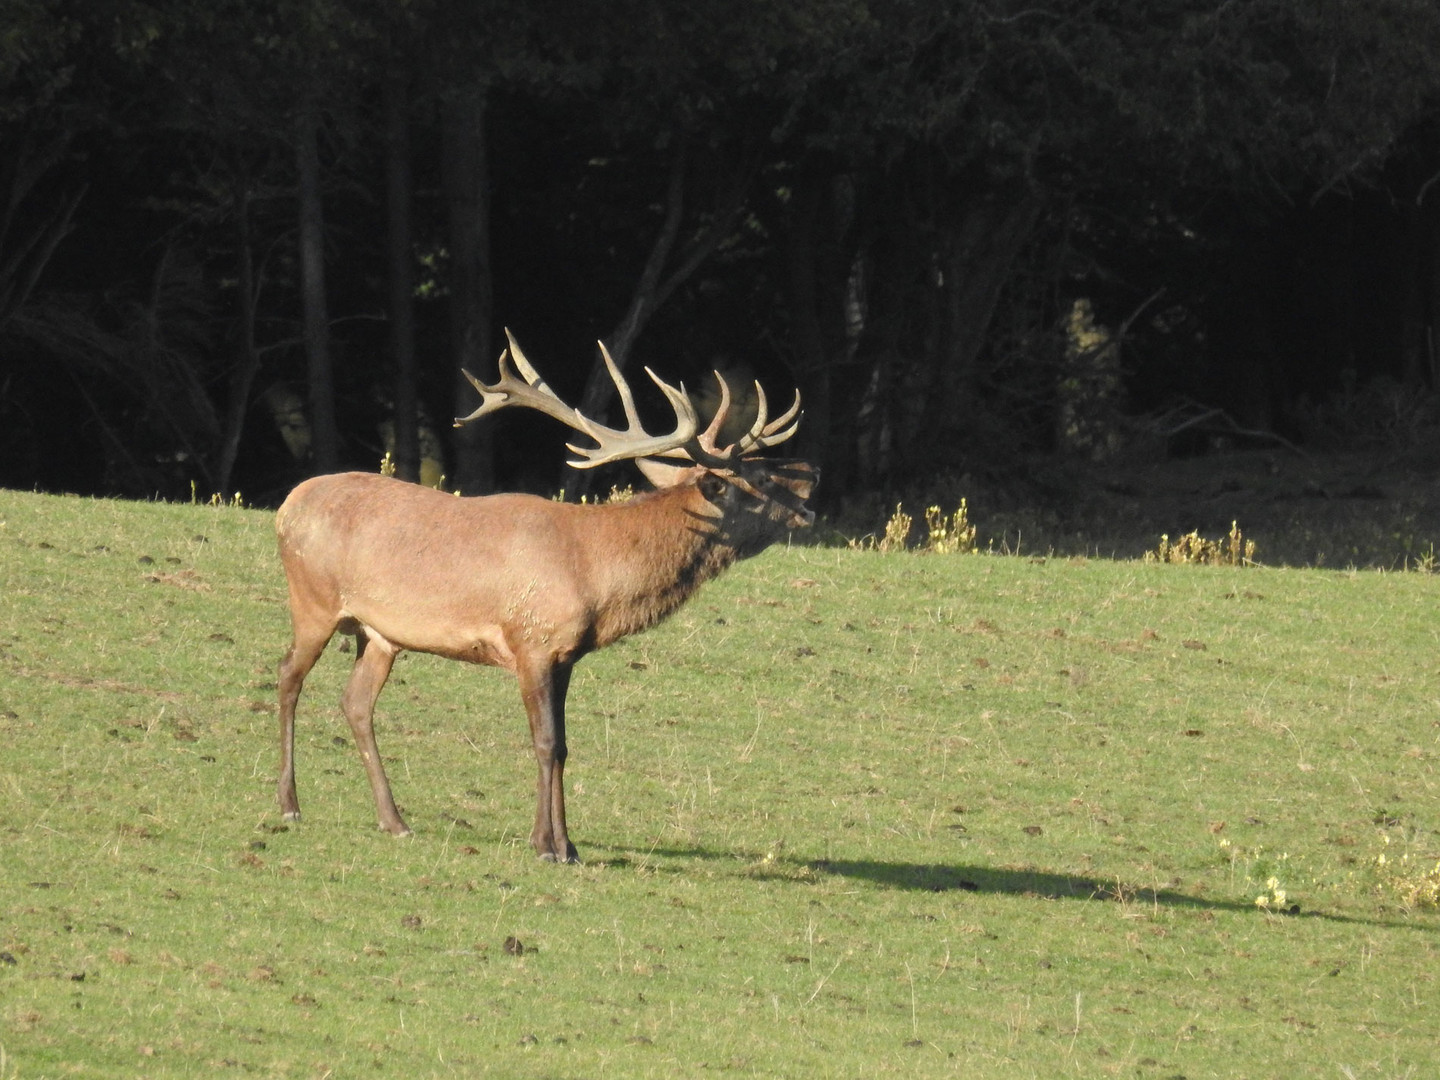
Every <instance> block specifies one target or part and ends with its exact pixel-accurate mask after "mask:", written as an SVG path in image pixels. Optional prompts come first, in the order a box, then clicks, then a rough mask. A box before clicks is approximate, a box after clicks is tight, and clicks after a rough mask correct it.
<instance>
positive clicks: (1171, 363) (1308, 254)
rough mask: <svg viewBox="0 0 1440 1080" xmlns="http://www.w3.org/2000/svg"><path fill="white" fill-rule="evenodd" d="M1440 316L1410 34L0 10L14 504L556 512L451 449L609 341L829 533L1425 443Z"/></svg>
mask: <svg viewBox="0 0 1440 1080" xmlns="http://www.w3.org/2000/svg"><path fill="white" fill-rule="evenodd" d="M1437 323H1440V6H1437V5H1436V4H1435V3H1434V0H1372V2H1367V3H1363V4H1361V3H1356V2H1354V0H1320V2H1315V0H1245V2H1235V0H1158V2H1157V0H1146V2H1139V0H1099V2H1090V3H1084V4H1079V3H1072V2H1069V0H1061V2H1059V3H1053V4H1043V3H1042V4H1034V3H1031V2H1029V0H1025V2H1021V0H988V2H985V3H980V2H974V0H952V2H941V0H894V2H890V3H884V4H870V3H865V2H863V0H791V2H788V3H784V4H778V3H773V2H771V0H686V2H668V3H667V2H663V0H612V2H608V3H604V4H574V3H561V2H558V0H524V2H511V0H477V2H474V3H464V4H461V3H444V2H441V0H411V2H403V0H258V2H257V0H243V2H242V0H204V2H200V0H149V2H140V0H4V7H3V14H0V484H3V485H4V486H9V487H20V488H38V489H40V490H46V491H72V492H80V493H94V494H110V495H123V496H132V497H142V498H153V497H160V498H166V499H189V498H192V497H195V496H196V495H197V494H198V496H199V497H200V498H208V497H210V496H211V495H213V494H219V495H221V496H223V497H229V495H230V494H231V493H232V492H235V491H241V492H243V493H244V498H245V500H246V502H247V503H255V504H259V505H273V504H275V503H277V502H278V501H279V500H280V499H281V498H283V496H284V493H285V492H286V491H287V490H288V488H289V487H290V486H291V485H292V484H293V483H295V482H296V481H297V480H299V479H300V478H302V477H304V476H307V475H311V474H314V473H320V472H327V471H333V470H336V469H340V468H350V467H354V468H362V469H367V470H377V469H378V468H379V467H380V461H381V459H382V457H384V456H385V455H386V454H387V453H389V454H390V455H391V459H392V460H393V462H394V464H395V467H396V470H397V473H398V475H400V476H402V477H405V478H409V479H420V480H423V481H424V482H428V483H437V482H440V478H441V477H442V476H443V477H444V480H443V483H444V485H445V486H446V487H447V489H452V490H458V491H463V492H467V493H474V492H484V491H488V490H495V489H497V488H500V489H523V490H531V491H536V492H541V493H553V492H555V491H557V490H558V489H559V488H560V487H561V486H562V484H569V485H571V487H572V494H574V490H573V489H575V488H578V485H575V484H574V483H573V479H572V478H571V477H567V476H566V475H565V471H564V468H563V454H564V450H563V445H562V444H563V442H564V436H563V433H562V432H561V431H560V430H559V429H558V427H556V428H555V429H553V430H552V429H551V428H550V427H548V426H545V425H548V424H549V423H550V422H549V421H546V420H543V419H539V418H536V417H534V416H533V415H523V414H522V415H519V416H514V417H512V416H510V415H505V416H502V417H499V418H497V419H496V420H494V421H486V422H485V423H484V424H477V425H473V426H472V428H473V430H472V428H464V429H459V430H456V429H454V428H452V426H451V422H450V421H451V418H452V417H455V416H458V415H464V414H466V413H469V412H470V411H472V410H473V408H474V407H475V404H476V402H475V400H474V392H473V390H471V389H470V387H469V386H468V384H466V383H465V382H464V381H463V379H461V378H460V376H459V370H460V368H461V367H465V368H468V369H470V370H471V371H474V372H475V373H476V374H478V375H480V376H481V377H482V378H490V377H492V376H493V374H494V370H495V367H494V365H495V360H496V357H497V356H498V355H499V352H500V349H501V346H502V344H503V342H504V329H505V328H507V327H508V328H509V329H510V330H511V331H512V332H513V333H514V334H515V336H516V338H517V339H518V340H519V341H520V342H521V343H523V345H524V346H525V349H526V351H527V353H528V354H529V356H530V357H531V359H532V360H533V361H534V362H535V363H536V365H537V366H538V367H539V368H540V369H541V371H542V372H543V373H544V374H545V376H546V378H547V379H548V380H549V381H550V383H551V385H552V386H554V387H555V389H556V390H557V392H559V393H560V394H561V396H563V397H565V398H566V399H567V400H569V401H573V402H576V403H577V404H580V407H581V408H582V410H583V411H585V412H587V413H588V414H589V415H592V416H596V417H600V416H602V415H604V414H605V413H606V410H607V409H608V408H610V407H611V405H612V404H613V403H612V402H610V401H609V400H608V383H607V382H606V381H605V380H604V378H603V369H600V368H598V367H597V364H598V358H597V350H596V348H595V343H596V341H597V340H603V341H604V342H605V343H606V344H607V346H608V347H609V349H610V351H611V353H612V354H613V355H614V356H615V358H616V361H617V362H618V363H619V364H620V365H621V366H622V367H623V368H624V369H626V370H627V371H639V370H640V368H641V366H642V365H648V366H651V367H653V368H655V369H656V370H657V371H658V372H659V373H660V374H662V375H663V376H664V377H665V378H667V379H670V380H672V381H678V380H682V379H683V380H685V382H686V384H687V386H689V387H690V388H692V390H695V389H697V388H706V389H708V386H709V385H710V383H709V382H708V372H709V371H710V369H711V368H717V369H719V370H722V371H724V372H726V373H727V374H728V375H731V376H736V377H738V379H737V378H732V380H731V381H732V383H735V384H745V383H747V382H748V381H749V380H750V379H752V378H759V379H760V380H762V381H763V383H764V384H765V386H766V388H767V389H769V390H771V392H772V398H773V400H776V401H782V402H784V401H788V400H789V397H790V394H791V392H792V391H793V390H794V389H799V390H800V392H801V394H802V395H803V398H804V401H805V407H806V419H805V423H804V425H803V426H802V428H801V432H800V435H799V437H798V438H797V440H796V443H797V444H799V445H797V446H796V447H795V449H796V452H798V453H800V454H802V455H804V456H806V457H809V458H810V459H812V460H814V461H817V462H819V463H820V464H822V465H823V467H824V469H825V487H824V489H823V496H824V498H825V499H826V500H828V505H830V506H832V507H833V506H837V505H839V502H840V501H841V500H843V499H844V498H846V497H847V496H850V495H854V494H856V493H862V492H883V493H889V492H895V491H900V490H905V489H909V488H914V487H916V486H923V485H924V484H926V483H929V482H931V481H934V480H936V479H937V478H942V477H946V476H959V475H962V474H985V473H987V472H992V473H993V472H996V471H1003V470H1005V469H1012V468H1016V467H1019V466H1021V465H1023V463H1026V462H1033V461H1036V460H1053V459H1057V458H1060V459H1063V458H1069V459H1073V460H1077V461H1084V462H1096V461H1103V460H1105V459H1107V458H1109V457H1113V456H1114V455H1119V454H1125V453H1136V452H1140V453H1146V454H1155V453H1161V454H1194V453H1201V452H1204V451H1205V450H1206V449H1207V448H1209V447H1210V446H1211V445H1212V444H1213V443H1214V442H1215V441H1216V440H1217V439H1221V438H1224V439H1228V440H1230V441H1232V442H1233V441H1235V440H1250V441H1252V442H1256V443H1259V444H1266V443H1267V442H1273V443H1275V444H1278V445H1287V446H1300V447H1306V448H1308V449H1309V450H1311V451H1313V452H1322V451H1327V450H1333V449H1365V448H1367V447H1376V446H1393V445H1395V444H1396V443H1397V440H1423V439H1431V440H1433V441H1436V442H1437V443H1440V408H1437V403H1440V396H1437V391H1440V356H1437V347H1440V346H1437V340H1436V338H1437ZM635 385H636V387H637V391H639V390H640V389H641V387H640V381H635ZM657 405H659V406H663V402H660V401H659V400H658V395H657V400H656V401H649V402H647V401H645V400H642V401H641V407H642V410H644V409H649V408H654V407H656V406H657ZM572 477H573V474H572ZM609 482H610V481H609V478H606V477H601V478H599V479H598V480H597V483H603V484H607V485H608V483H609Z"/></svg>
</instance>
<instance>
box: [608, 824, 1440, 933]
mask: <svg viewBox="0 0 1440 1080" xmlns="http://www.w3.org/2000/svg"><path fill="white" fill-rule="evenodd" d="M591 849H592V851H593V852H594V854H595V855H596V856H599V857H600V858H602V859H603V860H604V861H605V862H607V863H609V864H612V865H630V864H634V865H646V866H649V867H651V868H653V869H659V870H661V871H662V872H663V871H664V870H666V869H670V870H671V871H673V872H675V873H681V872H683V866H684V860H690V859H700V860H713V861H723V862H731V863H734V864H735V866H736V872H737V873H739V874H744V875H745V876H748V877H753V878H759V879H765V880H777V881H791V882H794V883H796V884H803V883H805V882H811V881H814V880H817V879H820V880H823V879H824V878H825V877H836V878H847V879H850V880H852V881H863V882H868V883H869V884H871V885H874V886H877V887H880V888H884V889H893V890H897V891H906V892H928V893H980V894H990V895H1003V896H1015V897H1019V898H1026V899H1034V900H1042V901H1057V900H1058V901H1064V900H1078V901H1087V902H1093V901H1100V902H1110V903H1116V904H1120V905H1124V906H1127V907H1132V908H1144V907H1157V908H1170V909H1175V910H1190V911H1212V912H1220V911H1228V912H1235V913H1245V914H1250V915H1254V916H1256V917H1262V918H1275V917H1283V918H1291V919H1323V920H1326V921H1328V922H1337V923H1349V924H1358V925H1364V926H1400V925H1405V926H1410V927H1415V926H1417V925H1419V924H1417V923H1416V922H1414V921H1413V920H1410V919H1406V918H1404V917H1395V918H1383V917H1376V918H1365V917H1362V916H1355V915H1344V914H1339V913H1335V912H1326V911H1319V910H1314V911H1312V910H1307V909H1305V908H1303V907H1302V906H1301V905H1299V904H1292V905H1290V906H1289V907H1287V908H1285V909H1283V910H1277V909H1274V908H1270V909H1266V908H1262V907H1259V906H1257V905H1255V904H1253V903H1246V902H1244V901H1239V900H1222V899H1215V898H1212V897H1207V896H1201V895H1197V894H1195V893H1189V892H1182V891H1180V890H1178V889H1173V888H1156V887H1152V886H1141V885H1132V884H1129V883H1126V882H1121V881H1115V880H1109V881H1106V880H1104V879H1102V878H1100V877H1098V876H1096V875H1086V874H1057V873H1051V872H1048V871H1043V870H1006V869H997V868H995V867H988V866H966V865H954V864H948V863H909V862H885V861H882V860H877V859H808V860H807V859H799V858H793V857H787V856H784V855H780V856H773V857H772V856H765V855H760V854H756V853H753V852H736V851H714V850H710V849H706V848H663V847H655V848H627V847H608V848H607V847H605V846H604V845H591ZM602 853H604V854H602ZM657 859H660V860H667V861H668V860H676V861H675V862H673V863H669V865H668V866H667V865H666V864H664V863H661V864H658V865H657V863H656V860H657ZM1423 928H1424V929H1429V930H1433V931H1440V927H1423Z"/></svg>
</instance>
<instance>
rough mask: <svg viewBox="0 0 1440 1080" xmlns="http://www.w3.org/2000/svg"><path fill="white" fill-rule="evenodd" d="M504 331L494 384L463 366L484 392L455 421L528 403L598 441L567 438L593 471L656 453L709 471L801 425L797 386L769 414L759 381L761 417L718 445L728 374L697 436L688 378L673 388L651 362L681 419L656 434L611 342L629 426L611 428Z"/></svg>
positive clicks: (613, 374)
mask: <svg viewBox="0 0 1440 1080" xmlns="http://www.w3.org/2000/svg"><path fill="white" fill-rule="evenodd" d="M505 337H506V339H507V340H508V341H509V343H510V345H509V348H507V349H506V350H505V351H504V352H503V353H501V354H500V363H499V368H500V378H499V380H498V381H497V382H496V383H494V384H493V385H486V384H485V383H483V382H481V381H480V380H479V379H477V378H476V377H475V376H474V375H472V374H470V372H468V371H464V370H463V369H462V373H463V374H464V376H465V378H467V379H468V380H470V385H471V386H473V387H475V389H476V390H477V391H479V393H480V407H479V408H478V409H476V410H475V411H474V412H472V413H471V414H470V415H469V416H462V417H457V418H456V420H455V426H456V427H460V426H461V425H462V424H468V423H469V422H470V421H471V420H477V419H479V418H480V417H482V416H486V415H488V414H489V413H492V412H496V411H497V410H499V409H503V408H505V407H506V406H509V405H523V406H525V407H526V408H530V409H535V410H536V411H537V412H542V413H544V414H545V415H546V416H549V417H551V418H553V419H555V420H559V421H560V422H561V423H562V424H564V425H566V426H567V427H569V428H573V429H574V430H576V431H579V432H581V433H582V434H585V435H588V436H589V437H590V438H592V439H594V440H595V443H596V445H595V446H594V447H583V446H576V445H574V444H573V443H566V444H565V445H566V448H567V449H569V450H570V451H571V452H573V453H575V454H578V455H579V456H580V459H581V460H578V461H571V462H570V465H571V466H572V467H573V468H576V469H593V468H595V466H597V465H605V464H608V463H609V462H612V461H624V460H627V459H631V458H656V457H663V458H673V459H680V460H684V461H691V462H694V463H695V464H697V465H703V466H705V467H706V468H710V469H728V468H729V467H730V466H731V465H732V464H733V462H734V461H735V459H736V458H739V457H744V456H746V455H748V454H750V453H752V452H754V451H757V450H763V449H765V448H766V447H769V446H774V445H776V444H777V443H782V442H784V441H785V440H786V439H788V438H790V436H792V435H794V434H795V431H796V429H797V428H798V427H799V424H800V393H799V391H796V394H795V401H794V403H793V404H792V405H791V406H790V408H789V409H788V410H787V411H786V412H785V414H784V415H783V416H780V417H777V418H776V419H775V420H770V419H769V418H768V417H769V410H768V406H767V403H766V399H765V390H764V388H762V387H761V385H760V383H759V382H758V381H757V382H756V383H755V395H756V399H757V403H758V405H757V412H756V416H755V422H754V423H753V424H751V425H750V429H749V430H748V431H747V432H746V433H745V434H744V435H742V436H741V437H740V438H739V439H738V440H736V441H735V442H733V443H731V444H730V445H729V446H725V447H718V446H716V445H715V440H716V438H717V437H718V436H719V433H720V430H721V428H722V427H723V426H724V424H725V420H726V418H727V416H728V415H729V411H730V386H729V384H728V383H726V382H725V378H724V376H722V375H721V374H720V373H719V372H718V371H717V372H715V378H716V379H717V380H718V381H719V383H720V406H719V408H718V409H716V410H715V415H714V417H713V418H712V419H711V421H710V424H709V426H708V427H707V428H706V429H705V430H704V431H703V432H699V433H698V434H697V432H698V430H699V426H700V423H699V419H698V417H697V415H696V412H695V406H694V404H693V403H692V402H691V400H690V396H689V395H688V394H687V393H686V392H685V387H684V384H683V383H682V384H681V385H680V386H678V387H676V386H671V385H670V384H669V383H667V382H666V381H665V380H664V379H662V378H660V376H658V375H656V374H655V372H653V371H652V370H650V368H648V367H647V368H646V369H645V374H647V375H649V376H650V379H651V381H652V382H654V383H655V385H656V386H658V387H659V388H660V391H661V393H663V394H664V395H665V398H666V400H667V401H669V402H670V406H671V408H673V409H674V410H675V421H676V423H675V430H674V431H672V432H670V433H669V434H668V435H651V434H649V433H648V432H646V431H645V429H644V428H643V427H641V425H640V416H639V413H638V412H637V411H636V409H635V397H634V395H633V394H632V393H631V391H630V385H629V384H628V383H627V382H626V381H625V378H624V376H622V375H621V374H620V369H619V368H618V367H616V365H615V361H614V360H613V359H612V358H611V356H610V350H608V349H607V348H605V343H604V342H603V341H602V342H599V346H600V355H601V356H602V357H603V358H604V360H605V368H606V370H607V371H609V373H610V379H611V381H612V382H613V383H614V384H615V390H616V392H617V393H618V394H619V395H620V403H621V405H622V407H623V408H624V410H625V424H626V426H625V428H624V430H621V429H619V428H612V427H606V426H605V425H604V424H600V423H597V422H596V421H594V420H591V419H590V418H589V417H588V416H586V415H585V414H584V413H582V412H580V411H579V410H578V409H575V408H572V407H571V406H569V405H566V404H565V402H563V401H562V400H560V398H559V397H558V396H556V394H555V392H554V391H553V390H551V389H550V387H548V386H547V385H545V381H544V380H543V379H542V378H540V373H539V372H537V371H536V370H535V368H534V367H533V366H532V365H531V363H530V361H529V360H528V359H526V357H525V353H524V351H523V350H522V349H521V348H520V345H519V343H518V342H516V340H515V337H514V335H512V334H511V333H510V331H509V330H508V329H507V330H506V331H505ZM517 368H518V369H519V372H518V374H517V372H516V369H517Z"/></svg>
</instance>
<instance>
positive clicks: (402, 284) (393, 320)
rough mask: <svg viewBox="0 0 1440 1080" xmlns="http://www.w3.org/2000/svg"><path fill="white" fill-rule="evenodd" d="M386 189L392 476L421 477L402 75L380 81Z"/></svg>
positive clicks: (406, 109) (406, 103)
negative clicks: (392, 400) (392, 401)
mask: <svg viewBox="0 0 1440 1080" xmlns="http://www.w3.org/2000/svg"><path fill="white" fill-rule="evenodd" d="M385 181H386V183H385V190H386V202H387V209H388V215H387V226H388V228H387V235H386V239H387V242H388V251H387V257H388V261H389V263H390V273H389V279H390V352H391V358H392V361H393V363H394V365H395V475H396V476H398V477H399V478H400V479H402V480H409V481H412V482H413V481H416V480H419V479H420V426H419V410H418V404H417V393H416V387H415V280H414V278H415V275H414V269H413V264H412V259H413V253H412V251H411V246H412V243H411V222H410V206H411V200H412V198H413V195H414V181H413V176H412V174H411V169H410V117H409V94H408V92H407V88H406V85H405V80H404V76H403V75H402V74H401V73H399V72H398V71H396V72H392V73H391V75H390V78H389V79H388V80H387V81H386V84H385Z"/></svg>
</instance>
